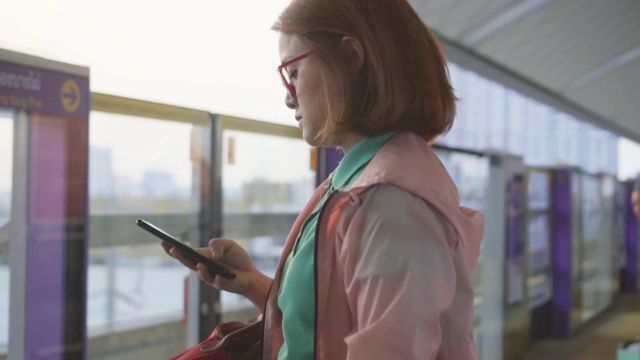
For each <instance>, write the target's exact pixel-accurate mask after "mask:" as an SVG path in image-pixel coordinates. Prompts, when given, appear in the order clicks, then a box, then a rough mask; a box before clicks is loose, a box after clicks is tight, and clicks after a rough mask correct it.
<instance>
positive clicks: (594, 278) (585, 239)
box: [580, 174, 606, 322]
mask: <svg viewBox="0 0 640 360" xmlns="http://www.w3.org/2000/svg"><path fill="white" fill-rule="evenodd" d="M581 199H582V201H581V202H582V204H581V205H582V213H581V216H582V221H581V225H582V254H581V255H582V256H581V260H582V261H581V263H580V272H581V274H582V275H581V283H582V321H583V322H584V321H587V320H589V319H590V318H591V317H593V316H594V315H596V314H597V311H598V303H599V301H600V300H599V295H600V293H599V291H598V285H599V284H598V263H599V262H602V261H606V260H605V259H602V258H599V255H600V254H599V253H598V250H599V249H598V248H599V245H600V244H599V236H600V234H599V232H600V229H601V228H602V217H601V216H600V214H599V211H600V210H599V208H600V206H602V205H603V204H601V199H600V194H599V186H598V179H597V178H595V177H593V176H590V175H586V174H583V175H582V187H581Z"/></svg>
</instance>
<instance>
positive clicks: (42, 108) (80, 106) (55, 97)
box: [0, 62, 89, 119]
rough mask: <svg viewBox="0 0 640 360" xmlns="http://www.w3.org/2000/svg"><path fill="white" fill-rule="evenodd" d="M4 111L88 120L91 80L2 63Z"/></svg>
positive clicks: (0, 104)
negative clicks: (6, 109)
mask: <svg viewBox="0 0 640 360" xmlns="http://www.w3.org/2000/svg"><path fill="white" fill-rule="evenodd" d="M0 107H5V108H12V109H17V110H27V111H32V112H38V113H43V114H49V115H60V116H67V117H74V118H82V119H86V118H87V116H88V114H89V79H88V78H86V77H81V76H75V75H67V74H63V73H58V72H54V71H48V70H42V69H38V68H32V67H27V66H22V65H16V64H10V63H6V62H0Z"/></svg>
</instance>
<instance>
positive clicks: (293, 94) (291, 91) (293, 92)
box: [278, 49, 316, 99]
mask: <svg viewBox="0 0 640 360" xmlns="http://www.w3.org/2000/svg"><path fill="white" fill-rule="evenodd" d="M315 52H316V49H313V50H310V51H307V52H306V53H304V54H302V55H299V56H296V57H294V58H293V59H290V60H287V61H285V62H283V63H282V64H280V65H279V66H278V73H279V74H280V77H281V78H282V85H284V87H285V88H286V89H287V91H288V92H289V95H291V97H292V98H294V99H295V98H296V95H297V94H296V87H295V86H293V85H292V84H291V83H290V82H289V80H288V77H289V72H288V71H287V69H286V67H287V66H289V65H291V64H294V63H296V62H298V61H300V60H302V59H305V58H307V57H309V56H311V55H312V54H313V53H315ZM285 71H286V72H287V75H286V76H285V74H284V72H285Z"/></svg>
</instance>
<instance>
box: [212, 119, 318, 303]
mask: <svg viewBox="0 0 640 360" xmlns="http://www.w3.org/2000/svg"><path fill="white" fill-rule="evenodd" d="M222 155H223V156H222V158H223V159H224V163H223V170H222V194H223V224H224V229H223V236H224V237H227V238H231V239H234V240H236V241H237V242H238V243H240V244H241V245H242V246H243V247H245V249H247V251H248V252H249V254H250V255H251V257H252V260H253V261H254V263H255V265H256V267H257V268H258V269H260V271H262V272H264V273H266V274H267V275H269V276H273V275H274V274H275V269H276V265H277V261H278V259H279V258H280V253H281V252H282V249H283V246H284V241H285V238H286V236H287V234H288V233H289V230H290V229H291V226H292V225H293V222H294V220H295V219H296V217H297V216H298V214H299V213H300V212H301V211H302V208H303V207H304V205H305V204H306V203H307V201H308V200H309V198H310V197H311V195H312V194H313V191H314V189H315V171H314V170H312V169H311V162H310V161H311V151H310V148H309V146H308V145H307V144H306V143H305V142H304V141H303V140H302V139H294V138H285V137H281V136H274V135H265V134H258V133H250V132H243V131H233V130H225V131H224V133H223V154H222ZM221 299H222V300H221V302H222V307H223V311H224V312H229V311H237V310H241V309H244V308H252V307H253V305H252V304H251V303H250V302H249V301H248V300H246V299H245V298H243V297H241V296H238V295H235V294H231V293H228V292H222V294H221Z"/></svg>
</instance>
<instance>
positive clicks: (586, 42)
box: [410, 0, 640, 142]
mask: <svg viewBox="0 0 640 360" xmlns="http://www.w3.org/2000/svg"><path fill="white" fill-rule="evenodd" d="M410 3H411V4H412V5H413V7H414V8H415V9H416V11H417V12H418V13H419V14H420V15H421V16H422V18H423V19H424V21H425V22H426V23H427V24H428V25H429V26H430V27H431V28H433V29H434V30H435V31H436V32H437V33H438V35H439V36H440V37H441V39H442V41H443V42H444V44H445V48H446V51H447V56H448V57H449V59H450V60H451V61H452V62H454V63H458V64H459V65H462V66H464V67H468V68H471V70H475V71H478V72H479V73H481V74H482V75H484V76H486V77H489V78H493V79H494V80H497V81H500V82H502V83H504V84H505V85H507V86H511V87H513V88H516V89H517V90H519V91H523V92H524V93H525V94H526V95H529V96H532V97H536V98H538V99H539V100H541V101H543V102H546V103H548V104H550V105H552V106H554V107H557V108H560V109H561V110H563V111H566V112H569V113H571V114H573V115H574V116H577V117H579V118H581V119H584V120H587V121H590V122H592V123H594V124H596V125H598V126H601V127H603V128H605V129H608V130H610V131H613V132H615V133H617V134H620V135H622V136H624V137H627V138H629V139H631V140H634V141H636V142H640V1H639V0H562V1H560V0H555V1H554V0H480V1H478V0H476V1H471V0H410Z"/></svg>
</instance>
